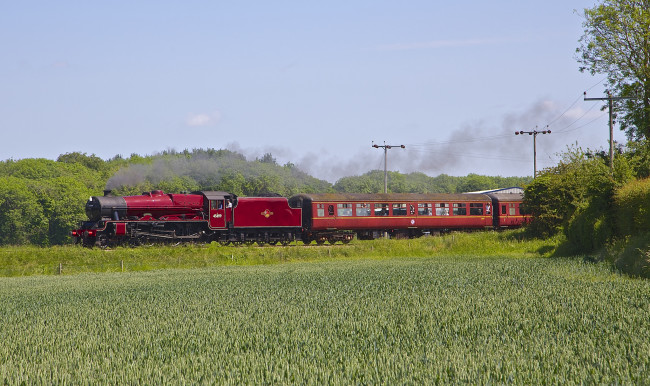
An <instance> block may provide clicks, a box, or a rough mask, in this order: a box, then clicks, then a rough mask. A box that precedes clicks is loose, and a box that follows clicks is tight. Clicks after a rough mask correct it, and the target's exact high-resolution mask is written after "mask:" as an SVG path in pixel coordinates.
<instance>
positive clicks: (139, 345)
mask: <svg viewBox="0 0 650 386" xmlns="http://www.w3.org/2000/svg"><path fill="white" fill-rule="evenodd" d="M498 236H499V237H502V236H503V237H505V239H504V241H502V243H506V244H499V245H500V246H499V247H498V248H506V246H507V248H506V249H508V250H509V251H513V250H518V251H519V252H512V255H508V256H506V257H498V256H495V255H492V256H489V257H486V255H485V254H483V255H481V253H480V252H477V253H474V254H471V255H464V252H463V253H460V254H459V255H456V256H448V255H447V256H443V252H441V251H444V250H458V251H465V250H466V248H469V245H471V244H476V243H477V242H481V241H483V242H487V240H484V239H483V237H486V236H480V235H467V236H460V237H459V236H456V237H447V238H440V239H427V240H422V241H417V243H414V242H413V241H411V244H410V245H409V241H406V240H405V241H399V242H397V243H395V244H396V246H395V249H396V250H397V254H399V255H402V254H404V255H407V254H408V253H409V252H410V251H422V253H424V251H429V254H430V256H429V257H406V256H401V257H397V258H396V257H387V256H386V255H385V252H384V249H385V248H389V246H388V244H389V243H385V242H373V243H359V244H358V245H357V244H353V245H350V246H347V247H342V248H339V247H332V248H327V247H324V248H278V249H267V248H257V249H255V248H250V250H249V249H246V248H242V249H230V248H226V249H224V250H227V251H234V252H235V253H237V252H239V253H241V254H242V255H243V254H245V253H250V254H251V256H248V257H246V258H247V259H248V258H250V259H253V256H258V257H256V258H257V259H260V261H261V260H263V259H264V258H265V259H271V260H275V259H276V258H277V257H276V256H270V255H269V256H266V255H264V254H265V253H266V254H270V253H281V252H280V251H285V252H284V253H285V255H286V256H287V260H289V261H292V263H291V264H265V265H245V263H244V262H243V261H242V262H235V263H232V262H231V263H229V264H231V265H230V266H224V265H222V266H214V267H208V268H199V269H166V270H157V271H151V272H129V273H124V274H123V273H104V274H97V273H82V274H78V275H67V276H66V275H63V276H31V277H14V278H0V299H2V300H1V301H0V341H1V342H2V344H1V345H0V383H6V384H20V383H28V384H34V383H36V384H43V383H48V384H49V383H111V384H116V383H119V384H123V383H161V384H162V383H174V384H178V383H220V384H223V383H227V384H242V383H243V384H250V383H254V384H268V383H298V384H331V383H345V384H351V383H361V384H367V383H386V384H405V383H406V384H422V383H425V384H426V383H472V384H474V383H480V384H486V383H497V384H503V383H515V384H545V383H553V384H558V383H561V384H565V383H595V384H643V383H647V381H648V379H650V330H649V329H647V328H646V327H645V326H646V325H647V321H648V319H649V318H650V296H649V295H650V282H648V281H646V280H638V279H631V278H628V277H624V276H621V275H618V274H616V273H613V272H611V270H610V269H609V266H608V265H603V264H586V263H584V262H583V261H582V260H581V259H549V258H544V257H539V252H538V251H537V249H538V248H539V246H535V245H533V244H530V243H528V242H519V241H516V238H515V239H512V238H511V237H510V236H506V235H501V234H500V235H498ZM445 243H449V244H450V245H445ZM507 243H512V245H509V246H508V245H507ZM503 245H506V246H503ZM542 246H543V245H542ZM475 247H476V245H475ZM192 248H197V250H199V251H203V252H201V254H205V255H207V256H213V255H217V253H218V252H217V251H221V250H222V249H220V248H215V251H212V249H211V247H201V248H199V247H191V248H189V247H188V249H192ZM355 248H362V249H363V250H364V251H365V253H367V254H368V255H369V256H374V257H373V258H366V259H359V258H356V256H345V255H344V254H343V251H356V249H355ZM495 248H496V247H495ZM488 249H489V246H488ZM170 250H174V249H170ZM178 250H181V251H183V250H186V248H185V247H184V248H178ZM294 250H299V251H302V253H308V254H314V255H309V256H308V257H304V255H298V257H296V256H293V255H291V254H292V253H298V252H293V251H294ZM328 250H331V251H332V253H333V256H331V257H330V256H329V255H328V252H326V251H328ZM127 251H128V252H130V253H141V252H140V251H147V250H145V249H137V250H126V251H118V250H116V251H115V252H117V253H126V252H127ZM153 251H155V253H156V254H158V253H161V256H163V255H164V251H166V249H163V250H161V251H158V250H157V249H154V250H153ZM208 251H212V252H208ZM271 251H273V252H271ZM276 251H277V252H276ZM311 251H314V252H311ZM335 251H336V252H335ZM79 253H84V254H85V253H88V254H91V255H93V256H106V255H110V254H111V253H110V252H108V251H87V250H80V252H79ZM142 253H144V252H142ZM179 253H180V252H179ZM219 253H220V252H219ZM229 253H230V252H228V253H225V254H226V255H227V254H229ZM339 253H340V254H341V255H338V254H339ZM418 253H420V252H418ZM438 253H440V254H439V255H438ZM509 253H510V252H509ZM318 254H320V255H318ZM432 254H433V255H435V256H434V257H431V255H432ZM262 255H264V256H265V257H264V258H262V257H261V256H262ZM183 256H185V255H183ZM522 256H524V257H523V258H522ZM197 259H198V260H197V261H199V260H200V258H197ZM301 259H303V260H311V259H313V260H317V261H310V262H303V261H299V260H301ZM225 260H229V259H228V258H225ZM224 263H225V261H224Z"/></svg>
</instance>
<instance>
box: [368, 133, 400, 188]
mask: <svg viewBox="0 0 650 386" xmlns="http://www.w3.org/2000/svg"><path fill="white" fill-rule="evenodd" d="M372 147H374V148H375V149H379V148H382V149H384V193H388V161H387V158H388V149H392V148H394V147H396V148H399V149H405V148H406V146H404V145H386V141H384V144H383V145H378V144H376V143H375V142H374V141H373V142H372Z"/></svg>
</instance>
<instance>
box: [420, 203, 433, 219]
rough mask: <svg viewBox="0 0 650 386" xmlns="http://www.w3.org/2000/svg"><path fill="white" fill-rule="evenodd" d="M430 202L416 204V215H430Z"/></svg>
mask: <svg viewBox="0 0 650 386" xmlns="http://www.w3.org/2000/svg"><path fill="white" fill-rule="evenodd" d="M431 214H432V213H431V204H418V215H420V216H431Z"/></svg>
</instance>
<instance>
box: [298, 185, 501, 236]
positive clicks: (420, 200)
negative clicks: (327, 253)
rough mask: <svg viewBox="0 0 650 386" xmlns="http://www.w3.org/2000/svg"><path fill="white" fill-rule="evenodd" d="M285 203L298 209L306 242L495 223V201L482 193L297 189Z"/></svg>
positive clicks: (477, 226) (486, 226) (480, 227)
mask: <svg viewBox="0 0 650 386" xmlns="http://www.w3.org/2000/svg"><path fill="white" fill-rule="evenodd" d="M289 205H290V206H291V207H293V208H302V216H303V218H302V223H303V227H304V229H305V230H304V232H303V235H302V239H303V241H305V242H311V241H313V240H315V241H317V242H318V243H323V242H325V241H329V242H330V243H334V242H336V241H343V242H349V241H350V240H352V239H353V238H354V235H355V234H356V235H357V238H359V239H373V238H376V237H379V236H380V235H381V234H383V233H385V232H388V233H389V234H390V235H391V236H392V237H418V236H422V235H423V234H431V233H439V232H441V231H446V230H460V229H483V228H492V227H493V219H492V207H493V203H492V199H491V198H490V197H489V196H487V195H485V194H408V193H403V194H347V193H346V194H299V195H296V196H293V197H291V198H290V199H289Z"/></svg>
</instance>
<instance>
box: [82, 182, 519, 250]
mask: <svg viewBox="0 0 650 386" xmlns="http://www.w3.org/2000/svg"><path fill="white" fill-rule="evenodd" d="M522 200H523V194H520V193H498V192H492V193H462V194H443V193H439V194H416V193H395V194H362V193H318V194H317V193H302V194H297V195H294V196H291V197H288V198H287V197H282V196H280V195H276V194H270V195H264V196H259V197H238V196H237V195H235V194H232V193H229V192H221V191H196V192H191V193H164V192H163V191H161V190H154V191H151V192H144V193H142V194H141V195H134V196H114V195H113V194H112V193H111V192H110V191H105V192H104V195H103V196H93V197H90V199H89V200H88V202H87V203H86V207H85V210H86V216H87V217H88V219H87V220H85V221H82V222H81V223H80V224H79V226H78V227H77V228H76V229H73V230H72V231H71V236H72V237H73V239H74V240H75V243H78V244H81V245H84V246H87V247H93V246H100V247H110V246H116V245H125V244H126V245H142V244H149V243H158V242H172V243H181V242H218V243H221V244H222V245H229V244H235V245H238V244H254V243H257V244H259V245H266V244H270V245H276V244H278V243H279V244H282V245H288V244H290V243H292V242H294V241H302V242H303V243H304V244H311V243H316V244H319V245H320V244H323V243H325V242H328V243H330V244H335V243H338V242H341V243H344V244H345V243H349V242H350V241H351V240H353V239H354V238H355V237H356V238H357V239H360V240H371V239H375V238H378V237H385V236H386V235H388V236H389V237H391V238H414V237H420V236H424V235H435V234H440V233H444V232H449V231H452V230H477V229H506V228H516V227H520V226H522V225H524V224H525V223H526V222H527V221H528V220H529V216H528V215H527V214H526V211H525V209H524V207H523V206H522Z"/></svg>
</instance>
